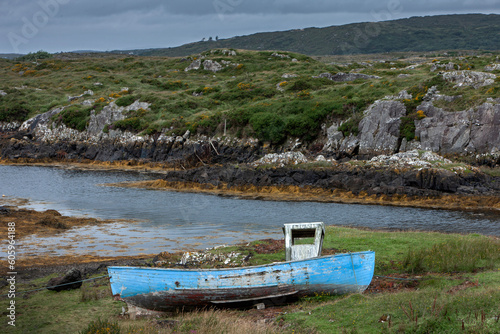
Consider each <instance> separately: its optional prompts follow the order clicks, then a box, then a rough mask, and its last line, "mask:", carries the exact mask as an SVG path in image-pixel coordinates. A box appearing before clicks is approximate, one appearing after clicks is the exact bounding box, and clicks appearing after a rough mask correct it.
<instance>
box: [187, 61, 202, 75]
mask: <svg viewBox="0 0 500 334" xmlns="http://www.w3.org/2000/svg"><path fill="white" fill-rule="evenodd" d="M200 67H201V60H200V59H196V60H195V61H193V62H192V63H191V64H190V65H189V66H188V67H186V68H185V69H184V71H186V72H188V71H191V70H199V69H200Z"/></svg>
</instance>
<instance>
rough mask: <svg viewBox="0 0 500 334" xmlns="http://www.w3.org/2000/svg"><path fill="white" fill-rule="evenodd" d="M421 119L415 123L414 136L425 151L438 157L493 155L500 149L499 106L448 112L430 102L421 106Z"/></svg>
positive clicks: (492, 105) (483, 106)
mask: <svg viewBox="0 0 500 334" xmlns="http://www.w3.org/2000/svg"><path fill="white" fill-rule="evenodd" d="M420 109H421V110H423V111H424V113H425V115H426V116H427V117H425V118H424V119H421V120H418V121H416V122H415V125H416V130H415V135H416V136H417V137H419V138H420V146H421V148H422V149H424V150H431V151H434V152H440V153H441V154H471V153H472V154H474V153H493V152H495V151H496V150H497V149H498V147H500V132H499V131H498V129H499V128H500V105H499V104H491V103H484V104H482V105H481V106H479V107H477V108H476V109H469V110H464V111H456V112H448V111H444V110H443V109H440V108H436V107H434V106H433V105H432V103H424V104H422V105H421V106H420Z"/></svg>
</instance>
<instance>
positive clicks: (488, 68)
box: [484, 64, 500, 72]
mask: <svg viewBox="0 0 500 334" xmlns="http://www.w3.org/2000/svg"><path fill="white" fill-rule="evenodd" d="M484 70H485V71H488V72H491V71H498V70H500V64H491V65H487V66H486V67H485V68H484Z"/></svg>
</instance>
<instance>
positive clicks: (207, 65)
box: [203, 59, 223, 73]
mask: <svg viewBox="0 0 500 334" xmlns="http://www.w3.org/2000/svg"><path fill="white" fill-rule="evenodd" d="M203 68H204V69H205V70H207V71H211V72H214V73H216V72H219V71H220V70H222V69H223V67H222V65H221V64H219V63H218V62H216V61H214V60H209V59H208V60H205V61H204V62H203Z"/></svg>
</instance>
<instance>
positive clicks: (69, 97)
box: [68, 89, 94, 101]
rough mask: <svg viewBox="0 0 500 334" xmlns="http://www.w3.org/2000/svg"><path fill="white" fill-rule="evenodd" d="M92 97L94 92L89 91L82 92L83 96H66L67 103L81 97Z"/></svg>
mask: <svg viewBox="0 0 500 334" xmlns="http://www.w3.org/2000/svg"><path fill="white" fill-rule="evenodd" d="M87 95H88V96H93V95H94V91H93V90H91V89H89V90H87V91H85V92H83V94H81V95H78V96H68V101H74V100H78V99H79V98H81V97H84V96H87Z"/></svg>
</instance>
